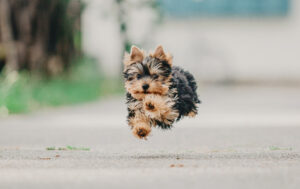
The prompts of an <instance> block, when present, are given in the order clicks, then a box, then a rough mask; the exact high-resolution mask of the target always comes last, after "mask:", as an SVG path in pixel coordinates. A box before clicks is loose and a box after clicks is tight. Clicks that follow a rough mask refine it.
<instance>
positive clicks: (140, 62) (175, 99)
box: [123, 46, 200, 139]
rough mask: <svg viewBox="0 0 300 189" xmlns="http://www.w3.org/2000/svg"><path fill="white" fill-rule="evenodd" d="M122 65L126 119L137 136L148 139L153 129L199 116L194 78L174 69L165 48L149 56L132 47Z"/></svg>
mask: <svg viewBox="0 0 300 189" xmlns="http://www.w3.org/2000/svg"><path fill="white" fill-rule="evenodd" d="M123 63H124V73H123V74H124V79H125V88H126V90H127V105H128V117H127V119H128V124H129V125H130V126H131V129H132V130H133V134H134V135H135V136H136V137H138V138H141V139H143V138H144V139H147V138H146V137H147V136H148V135H149V133H150V132H151V127H155V126H159V127H160V128H162V129H169V128H171V127H172V124H173V123H174V121H178V120H180V119H181V118H182V117H183V116H189V117H194V116H195V115H196V114H197V104H199V103H200V100H199V99H198V95H197V93H196V89H197V85H196V82H195V79H194V77H193V76H192V75H191V74H190V73H189V72H187V71H184V70H183V69H182V68H180V67H177V66H172V56H171V55H170V54H166V53H165V52H164V50H163V47H162V46H158V47H157V48H156V50H155V52H154V53H150V54H149V55H148V56H145V53H144V51H142V50H140V49H139V48H137V47H135V46H132V48H131V52H130V54H128V53H125V56H124V60H123Z"/></svg>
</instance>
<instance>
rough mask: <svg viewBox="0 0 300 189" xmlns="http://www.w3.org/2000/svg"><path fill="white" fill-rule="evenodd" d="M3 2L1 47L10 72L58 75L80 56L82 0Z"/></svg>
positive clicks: (1, 8)
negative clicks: (21, 71) (25, 71)
mask: <svg viewBox="0 0 300 189" xmlns="http://www.w3.org/2000/svg"><path fill="white" fill-rule="evenodd" d="M0 1H1V3H0V10H1V11H0V21H1V22H0V28H1V31H0V32H1V33H0V34H1V35H0V45H1V43H2V44H3V46H4V48H5V52H6V53H5V55H6V57H5V59H6V65H7V69H9V68H11V69H17V70H24V69H25V70H29V71H31V72H42V73H46V74H48V75H56V74H59V73H61V72H63V71H64V70H66V69H67V68H68V67H69V64H70V61H71V59H72V58H73V56H74V55H75V56H76V55H78V54H80V43H77V44H76V38H78V36H79V35H80V14H81V9H82V4H81V3H80V1H79V0H0ZM79 38H80V37H79ZM77 41H78V39H77ZM78 44H79V45H78ZM0 48H1V47H0ZM13 57H14V58H13ZM14 59H15V60H14ZM14 64H15V65H14Z"/></svg>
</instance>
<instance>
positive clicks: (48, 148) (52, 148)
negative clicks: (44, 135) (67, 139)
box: [46, 146, 55, 150]
mask: <svg viewBox="0 0 300 189" xmlns="http://www.w3.org/2000/svg"><path fill="white" fill-rule="evenodd" d="M46 150H55V147H54V146H52V147H47V148H46Z"/></svg>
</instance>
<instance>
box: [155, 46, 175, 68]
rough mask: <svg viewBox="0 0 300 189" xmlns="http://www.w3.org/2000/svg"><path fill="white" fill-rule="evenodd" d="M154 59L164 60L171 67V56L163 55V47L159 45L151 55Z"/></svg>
mask: <svg viewBox="0 0 300 189" xmlns="http://www.w3.org/2000/svg"><path fill="white" fill-rule="evenodd" d="M152 56H153V57H154V58H157V59H159V60H164V61H167V62H168V63H169V64H170V65H172V58H173V57H172V55H171V54H169V53H167V54H166V53H165V51H164V49H163V47H162V46H161V45H159V46H158V47H156V49H155V51H154V53H153V55H152Z"/></svg>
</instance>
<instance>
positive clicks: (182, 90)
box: [170, 66, 200, 120]
mask: <svg viewBox="0 0 300 189" xmlns="http://www.w3.org/2000/svg"><path fill="white" fill-rule="evenodd" d="M172 77H173V78H172V85H171V86H170V89H171V88H176V89H177V94H176V95H177V97H178V99H177V101H176V103H175V105H174V106H175V107H174V108H175V109H177V110H178V111H179V116H178V118H177V120H179V119H180V118H181V117H182V116H185V115H187V114H188V113H190V112H191V111H193V112H195V113H196V112H197V106H196V105H197V104H199V103H200V100H199V99H198V95H197V84H196V81H195V79H194V76H193V75H192V74H190V73H189V72H188V71H185V70H183V69H182V68H180V67H177V66H173V67H172Z"/></svg>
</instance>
